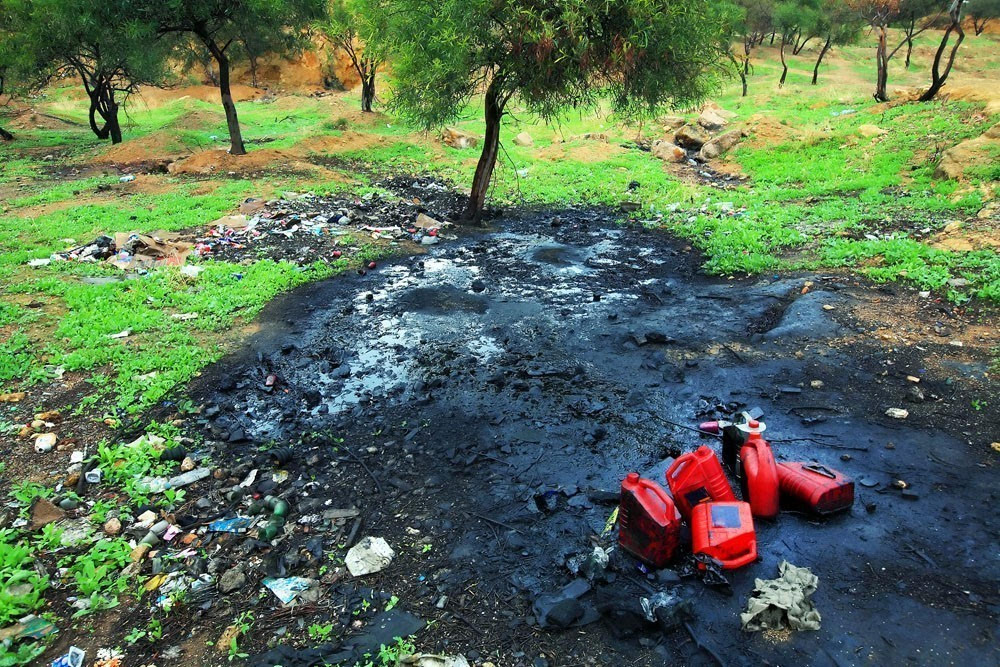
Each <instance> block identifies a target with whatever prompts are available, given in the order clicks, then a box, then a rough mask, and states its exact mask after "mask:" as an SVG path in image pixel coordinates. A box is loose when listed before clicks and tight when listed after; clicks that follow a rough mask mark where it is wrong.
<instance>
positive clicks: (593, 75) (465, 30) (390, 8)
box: [370, 0, 735, 219]
mask: <svg viewBox="0 0 1000 667" xmlns="http://www.w3.org/2000/svg"><path fill="white" fill-rule="evenodd" d="M370 11H372V12H374V16H375V19H376V20H377V21H378V22H380V23H383V24H384V25H385V30H384V32H383V34H382V35H381V36H377V37H376V39H377V41H378V42H379V44H380V46H381V47H383V48H385V49H386V51H385V52H386V53H387V54H388V55H390V56H391V60H392V63H393V75H394V79H395V81H396V85H395V88H394V97H393V100H392V105H393V107H394V108H396V109H399V110H401V111H403V112H405V113H406V114H407V115H409V116H410V117H412V118H414V119H416V120H417V121H419V122H420V123H421V124H423V125H424V126H425V127H428V128H431V127H435V126H439V125H442V124H444V123H446V122H448V121H450V120H453V119H455V118H456V117H458V115H459V114H460V113H461V112H462V111H463V110H464V109H465V107H466V105H467V104H468V103H469V102H470V101H472V100H473V98H475V97H476V96H477V95H478V94H480V93H483V104H484V115H485V120H486V137H485V140H484V142H483V150H482V155H481V156H480V158H479V163H478V165H477V167H476V172H475V176H474V177H473V181H472V190H471V195H470V197H469V202H468V206H467V208H466V211H465V217H466V218H467V219H478V218H479V217H480V215H481V213H482V210H483V207H484V205H485V201H486V195H487V191H488V189H489V184H490V181H491V178H492V175H493V170H494V168H495V166H496V161H497V155H498V153H499V150H500V127H501V123H502V121H503V118H504V116H505V115H506V114H507V108H508V105H509V104H510V102H511V100H512V99H514V98H515V97H517V98H518V99H519V100H520V103H521V104H523V105H524V107H525V108H526V109H527V111H528V112H530V113H533V114H536V115H537V116H539V117H541V118H543V119H545V120H554V119H556V118H558V117H559V115H560V114H561V113H562V112H564V110H566V109H567V108H580V107H594V106H596V105H597V104H598V102H600V101H601V100H607V101H608V102H609V103H610V105H611V107H612V108H613V109H614V111H615V112H617V113H618V114H619V115H620V116H621V117H623V118H626V119H628V118H638V117H643V116H646V115H652V114H654V113H655V112H656V111H657V110H658V109H661V108H662V107H663V106H666V105H675V106H685V105H690V104H693V103H695V102H696V101H698V100H700V99H702V98H703V97H704V96H705V95H706V94H707V93H708V91H709V90H711V89H712V87H713V86H714V84H715V80H716V78H717V76H718V75H720V74H722V72H724V71H726V70H727V69H728V66H727V63H729V62H730V58H729V50H730V45H731V42H732V38H733V37H734V34H735V33H734V18H735V17H734V15H733V12H734V8H733V6H732V5H730V4H728V3H718V2H715V1H714V0H604V1H602V2H593V1H590V0H549V1H548V2H544V3H539V2H536V1H534V0H434V1H433V2H430V1H428V0H381V1H380V2H378V3H377V4H374V5H373V7H372V8H371V10H370Z"/></svg>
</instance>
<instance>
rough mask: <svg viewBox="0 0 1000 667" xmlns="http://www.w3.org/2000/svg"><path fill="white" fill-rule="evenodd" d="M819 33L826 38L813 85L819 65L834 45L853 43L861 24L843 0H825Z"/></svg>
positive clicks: (817, 62)
mask: <svg viewBox="0 0 1000 667" xmlns="http://www.w3.org/2000/svg"><path fill="white" fill-rule="evenodd" d="M817 28H818V30H819V34H820V36H821V37H823V38H824V42H823V46H822V48H820V50H819V56H817V58H816V65H815V66H814V67H813V75H812V85H814V86H815V85H816V82H817V80H818V79H819V66H820V65H821V64H822V62H823V58H824V57H825V56H826V54H827V52H828V51H829V50H830V48H831V47H833V46H843V45H845V44H852V43H853V42H855V41H856V40H857V39H858V36H859V35H860V33H861V25H860V21H859V20H858V17H857V14H855V13H854V12H853V11H851V9H850V8H849V7H847V6H846V5H845V4H844V3H843V2H842V0H823V2H822V4H821V5H820V8H819V21H818V26H817Z"/></svg>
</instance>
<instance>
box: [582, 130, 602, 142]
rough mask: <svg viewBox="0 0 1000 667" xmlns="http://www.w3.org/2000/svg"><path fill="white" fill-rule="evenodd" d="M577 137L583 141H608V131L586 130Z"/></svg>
mask: <svg viewBox="0 0 1000 667" xmlns="http://www.w3.org/2000/svg"><path fill="white" fill-rule="evenodd" d="M577 139H583V140H585V141H600V142H603V143H608V133H607V132H587V133H585V134H581V135H580V136H579V137H577Z"/></svg>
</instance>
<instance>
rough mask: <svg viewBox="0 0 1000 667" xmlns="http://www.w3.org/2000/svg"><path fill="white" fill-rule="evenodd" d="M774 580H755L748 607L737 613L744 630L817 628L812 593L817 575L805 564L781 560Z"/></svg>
mask: <svg viewBox="0 0 1000 667" xmlns="http://www.w3.org/2000/svg"><path fill="white" fill-rule="evenodd" d="M778 575H779V576H778V578H777V579H767V580H765V579H758V580H757V583H756V585H755V587H754V590H753V593H752V594H751V595H750V599H749V600H748V601H747V610H746V611H745V612H743V613H742V614H740V623H741V625H742V627H743V630H745V631H747V632H756V631H758V630H778V629H784V628H789V629H791V630H819V624H820V620H821V618H820V615H819V612H818V611H816V605H815V604H813V601H812V594H813V593H815V592H816V588H817V587H818V586H819V577H817V576H816V575H815V574H813V573H812V571H811V570H810V569H809V568H807V567H796V566H794V565H792V564H791V563H789V562H788V561H781V565H779V566H778Z"/></svg>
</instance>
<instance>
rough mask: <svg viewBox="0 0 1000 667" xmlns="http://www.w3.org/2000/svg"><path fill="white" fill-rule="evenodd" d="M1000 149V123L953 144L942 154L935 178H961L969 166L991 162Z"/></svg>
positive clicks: (935, 171)
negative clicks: (975, 135)
mask: <svg viewBox="0 0 1000 667" xmlns="http://www.w3.org/2000/svg"><path fill="white" fill-rule="evenodd" d="M998 150H1000V123H997V124H996V125H994V126H993V127H991V128H990V129H988V130H986V132H985V133H984V134H983V135H982V136H980V137H976V138H975V139H967V140H965V141H963V142H962V143H960V144H957V145H955V146H952V147H951V148H949V149H948V150H946V151H945V152H944V155H942V156H941V162H940V163H939V164H938V166H937V169H935V170H934V178H948V179H960V178H962V177H963V176H964V175H965V171H966V170H967V169H968V168H969V167H976V166H981V165H988V164H991V162H992V161H993V160H995V159H996V158H995V157H991V156H995V154H996V152H997V151H998Z"/></svg>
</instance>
